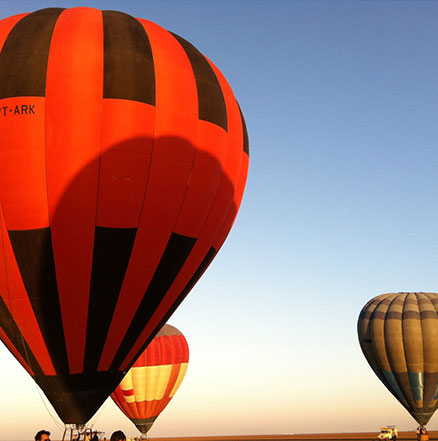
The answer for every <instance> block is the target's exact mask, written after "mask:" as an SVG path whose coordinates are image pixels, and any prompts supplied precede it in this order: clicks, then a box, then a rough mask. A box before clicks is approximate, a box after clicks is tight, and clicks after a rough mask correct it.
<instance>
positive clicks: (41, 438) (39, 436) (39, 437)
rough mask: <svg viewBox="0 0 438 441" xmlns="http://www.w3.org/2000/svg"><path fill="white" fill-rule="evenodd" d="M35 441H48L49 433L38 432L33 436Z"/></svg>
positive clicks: (44, 431)
mask: <svg viewBox="0 0 438 441" xmlns="http://www.w3.org/2000/svg"><path fill="white" fill-rule="evenodd" d="M35 441H50V432H48V431H47V430H40V431H39V432H37V433H36V435H35Z"/></svg>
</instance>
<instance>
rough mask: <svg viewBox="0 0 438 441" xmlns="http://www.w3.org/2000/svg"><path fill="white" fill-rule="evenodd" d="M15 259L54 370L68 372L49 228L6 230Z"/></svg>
mask: <svg viewBox="0 0 438 441" xmlns="http://www.w3.org/2000/svg"><path fill="white" fill-rule="evenodd" d="M9 237H10V240H11V245H12V248H13V250H14V255H15V259H16V260H17V264H18V268H19V269H20V273H21V277H22V279H23V283H24V286H25V288H26V291H27V295H28V297H29V300H30V302H31V304H32V308H33V311H34V313H35V317H36V319H37V321H38V325H39V327H40V329H41V333H42V336H43V338H44V341H45V343H46V345H47V349H48V351H49V354H50V357H51V359H52V363H53V365H54V367H55V370H56V372H57V373H58V374H59V373H62V372H68V363H67V354H66V348H65V339H64V330H63V326H62V318H61V308H60V305H59V298H58V286H57V283H56V273H55V262H54V258H53V248H52V236H51V233H50V228H40V229H36V230H26V231H9Z"/></svg>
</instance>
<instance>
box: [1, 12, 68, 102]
mask: <svg viewBox="0 0 438 441" xmlns="http://www.w3.org/2000/svg"><path fill="white" fill-rule="evenodd" d="M62 11H63V9H61V8H48V9H41V10H39V11H36V12H33V13H32V14H29V15H27V16H26V17H24V18H22V19H21V20H20V21H19V22H18V23H16V25H15V26H14V27H13V28H12V30H11V32H10V33H9V35H8V36H7V38H6V41H5V43H4V46H3V49H2V51H1V53H0V99H1V98H9V97H16V96H45V93H46V73H47V62H48V59H49V49H50V41H51V39H52V34H53V29H54V27H55V23H56V21H57V19H58V17H59V14H61V12H62Z"/></svg>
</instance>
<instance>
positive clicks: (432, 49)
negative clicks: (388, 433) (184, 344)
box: [0, 0, 438, 441]
mask: <svg viewBox="0 0 438 441" xmlns="http://www.w3.org/2000/svg"><path fill="white" fill-rule="evenodd" d="M0 6H1V8H0V16H1V18H3V17H7V16H9V15H13V14H16V13H19V12H27V11H33V10H36V9H41V8H44V7H47V6H64V7H73V6H93V7H96V8H100V9H116V10H121V11H124V12H127V13H129V14H131V15H134V16H137V17H142V18H146V19H149V20H152V21H154V22H156V23H158V24H159V25H161V26H163V27H164V28H166V29H169V30H171V31H174V32H176V33H177V34H179V35H181V36H183V37H184V38H186V39H187V40H189V41H190V42H191V43H193V44H194V45H195V46H196V47H198V49H200V50H201V52H203V53H204V54H205V55H207V56H208V57H209V58H210V59H211V60H212V61H213V62H214V63H215V64H216V65H217V66H218V67H219V68H220V69H221V71H222V72H223V73H224V75H225V76H226V78H227V79H228V81H229V83H230V85H231V87H232V88H233V90H234V93H235V95H236V97H237V99H238V100H239V103H240V105H241V107H242V110H243V113H244V115H245V118H246V123H247V127H248V131H249V137H250V171H249V178H248V183H247V189H246V193H245V196H244V199H243V203H242V206H241V209H240V213H239V215H238V217H237V220H236V223H235V225H234V228H233V230H232V231H231V234H230V235H229V237H228V239H227V241H226V242H225V245H224V246H223V248H222V250H221V251H220V253H219V255H218V256H217V257H216V259H215V260H214V262H213V264H212V265H211V266H210V268H209V270H208V271H207V272H206V273H205V275H204V276H203V278H202V279H201V280H200V281H199V283H198V284H197V285H196V287H195V288H194V289H193V291H192V292H191V293H190V295H189V296H188V297H187V299H186V300H185V301H184V302H183V304H182V305H181V306H180V308H179V309H178V310H177V312H176V313H175V314H174V315H173V317H172V318H171V320H170V321H169V323H171V324H173V325H174V326H176V327H178V328H179V329H180V330H181V331H182V332H183V334H184V335H185V336H186V338H187V341H188V343H189V347H190V353H191V355H190V365H189V370H188V373H187V375H186V378H185V380H184V382H183V384H182V386H181V388H180V390H179V391H178V392H177V394H176V395H175V397H174V399H173V401H172V402H171V403H170V405H169V406H168V408H167V409H166V410H165V411H164V412H163V414H162V415H161V416H160V417H159V418H158V420H157V422H156V423H155V425H154V428H153V429H152V430H151V432H150V435H151V436H152V437H155V436H184V435H187V436H188V435H222V434H263V433H304V432H309V433H314V432H335V431H336V432H338V431H339V432H349V431H377V430H378V428H379V427H380V426H381V425H385V424H396V425H398V426H399V428H401V429H404V430H412V429H414V428H415V426H416V423H415V422H414V420H413V419H412V418H411V417H410V416H409V415H408V413H407V412H406V411H405V410H404V409H403V408H402V406H401V405H400V404H399V403H398V402H397V401H396V400H395V399H394V398H393V397H392V395H391V394H390V393H389V392H388V391H387V390H386V389H385V388H384V386H383V385H381V384H380V381H379V380H378V379H377V377H376V376H375V375H374V373H373V372H372V371H371V369H370V368H369V366H368V364H367V362H366V361H365V359H364V357H363V355H362V352H361V350H360V347H359V344H358V340H357V333H356V323H357V317H358V314H359V312H360V310H361V309H362V307H363V305H364V304H365V303H366V301H367V300H369V299H370V298H372V297H374V296H376V295H378V294H381V293H385V292H398V291H432V292H435V291H438V271H437V268H438V223H437V218H438V204H437V183H438V180H437V170H438V148H437V146H438V123H437V115H438V31H437V26H436V23H437V20H438V2H433V1H426V2H421V1H412V2H410V1H353V0H352V1H325V2H317V1H310V0H309V1H304V0H303V1H292V0H290V1H279V0H270V1H268V0H266V1H258V0H246V1H243V0H241V1H237V0H236V1H231V0H222V1H213V0H209V1H201V0H199V1H187V0H184V1H183V0H180V1H176V0H175V1H166V0H164V1H147V0H141V1H140V0H138V1H134V0H126V1H113V0H107V1H99V0H95V1H91V0H89V1H85V0H84V1H77V2H73V1H67V0H64V1H61V0H59V1H56V2H53V1H49V0H47V1H40V0H33V1H31V0H29V1H24V0H0ZM0 391H1V400H0V440H1V441H4V440H30V439H31V437H33V435H34V433H35V432H36V430H37V429H40V428H48V429H49V430H51V431H52V432H53V435H52V439H57V438H59V435H60V433H61V431H60V430H59V429H58V428H57V425H56V424H55V423H54V422H53V421H52V419H51V417H50V415H49V412H48V411H47V410H46V408H45V407H44V404H43V403H42V401H41V398H40V395H39V393H38V390H37V388H36V386H35V385H34V383H33V381H32V379H31V378H30V377H29V376H28V375H27V373H26V372H25V371H24V369H22V368H21V366H20V365H19V364H18V363H17V362H16V361H15V360H14V359H13V358H12V356H11V355H10V353H9V352H8V351H7V350H6V349H5V348H4V347H1V348H0ZM51 412H52V413H53V411H51ZM92 421H93V422H94V424H95V427H96V428H99V429H102V430H104V431H106V433H107V435H108V434H111V432H112V431H113V430H115V429H119V428H121V429H122V430H124V431H125V433H127V434H136V433H137V432H136V429H135V427H134V426H133V425H131V423H130V422H129V421H128V420H127V419H126V417H125V416H124V415H122V414H121V413H120V412H119V410H118V409H117V408H116V407H115V405H114V404H113V403H112V401H111V400H108V401H107V402H106V403H105V405H104V407H103V410H102V411H101V412H100V413H99V414H98V416H97V418H96V417H95V418H93V420H92ZM428 427H429V428H430V429H438V417H437V416H434V417H433V418H432V420H431V421H430V423H429V425H428Z"/></svg>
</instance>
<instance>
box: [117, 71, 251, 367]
mask: <svg viewBox="0 0 438 441" xmlns="http://www.w3.org/2000/svg"><path fill="white" fill-rule="evenodd" d="M210 64H211V66H212V68H213V70H214V71H215V73H216V75H217V78H218V80H219V83H220V85H221V87H222V91H223V93H224V98H225V104H226V108H227V116H228V136H227V148H226V154H225V157H224V159H223V160H222V161H221V164H222V168H223V174H222V178H221V181H220V183H219V186H218V189H217V194H216V198H215V200H214V203H213V205H212V207H211V209H210V212H209V214H208V216H207V219H206V220H205V222H204V225H203V227H202V230H201V232H200V234H199V236H198V240H197V241H196V244H195V246H194V247H193V250H192V252H191V253H190V256H189V257H188V259H187V261H186V263H185V265H184V267H183V268H182V269H181V271H180V273H179V274H178V276H177V278H176V279H175V282H174V283H173V285H172V287H171V288H170V289H169V291H168V293H167V294H166V296H165V298H164V299H163V301H162V302H161V303H160V305H159V307H158V308H157V310H156V311H155V313H154V315H153V316H152V318H151V320H150V321H149V323H148V324H147V325H146V327H145V329H144V330H143V332H142V334H141V335H140V337H139V338H138V339H137V342H136V343H135V345H134V346H133V348H132V349H131V351H130V352H129V354H128V355H127V356H126V358H125V360H124V362H123V363H122V366H121V368H122V369H126V367H127V366H129V364H130V363H131V362H132V358H133V357H134V356H135V354H136V353H138V351H139V350H140V349H141V347H142V346H143V345H144V343H145V342H146V340H147V338H148V337H149V335H150V334H151V333H152V332H153V331H154V329H155V328H156V327H157V326H158V325H159V323H160V322H161V321H162V320H163V318H164V316H165V315H166V313H167V311H168V310H169V308H170V307H171V306H172V305H173V303H174V302H175V301H176V299H177V298H178V296H179V294H180V293H181V291H182V290H183V289H184V287H185V286H186V284H187V283H188V281H189V280H190V278H191V277H192V276H193V274H194V273H195V271H196V270H197V268H198V267H199V265H200V263H201V262H202V259H203V258H204V256H205V255H206V253H207V252H208V250H209V249H210V247H211V246H212V245H213V246H214V245H216V246H217V248H215V249H216V251H218V250H219V248H220V245H222V243H223V241H220V240H216V241H215V238H216V237H218V234H219V232H221V231H222V233H221V235H220V237H221V238H222V237H223V236H224V233H225V230H226V234H228V232H229V229H230V228H231V225H232V222H231V223H230V221H229V220H228V221H226V219H227V216H228V213H229V212H230V207H231V205H232V204H234V205H235V204H236V203H237V200H236V201H234V202H233V199H234V197H235V191H236V189H237V188H238V187H239V185H240V187H239V188H241V189H242V192H243V188H244V183H245V181H243V182H241V181H240V177H241V174H242V171H241V169H242V161H247V158H248V156H247V155H246V153H244V152H243V129H242V119H241V116H240V110H239V106H238V104H237V101H236V100H235V98H234V95H233V92H232V90H231V88H230V86H229V85H228V83H227V82H226V80H225V78H224V77H223V75H222V74H221V73H220V72H219V70H218V69H217V68H216V67H215V66H214V65H213V64H212V63H210ZM201 123H203V124H206V125H208V124H210V123H208V122H202V121H200V126H201ZM246 164H247V162H246ZM246 168H247V165H246ZM239 183H240V184H239ZM242 186H243V187H242ZM240 198H241V196H240ZM239 203H240V201H239ZM236 207H237V206H236ZM236 207H235V208H234V209H233V210H234V211H233V210H232V211H233V213H234V214H233V215H232V216H233V220H234V217H235V214H236V213H237V209H236ZM224 225H225V226H224ZM227 228H228V230H227ZM226 234H225V237H226Z"/></svg>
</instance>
